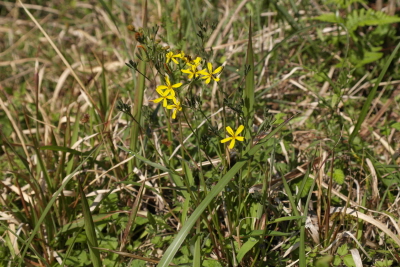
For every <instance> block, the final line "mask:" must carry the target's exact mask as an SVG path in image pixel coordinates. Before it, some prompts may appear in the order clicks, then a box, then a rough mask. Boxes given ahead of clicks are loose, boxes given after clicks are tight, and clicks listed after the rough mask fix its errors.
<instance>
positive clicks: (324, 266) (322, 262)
mask: <svg viewBox="0 0 400 267" xmlns="http://www.w3.org/2000/svg"><path fill="white" fill-rule="evenodd" d="M332 260H333V256H332V255H326V256H324V257H322V258H319V259H318V260H317V262H316V263H315V267H329V264H330V263H331V262H332Z"/></svg>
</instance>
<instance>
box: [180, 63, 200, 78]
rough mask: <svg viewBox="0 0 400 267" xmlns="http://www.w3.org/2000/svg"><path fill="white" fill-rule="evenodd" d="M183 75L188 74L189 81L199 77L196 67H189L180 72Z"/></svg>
mask: <svg viewBox="0 0 400 267" xmlns="http://www.w3.org/2000/svg"><path fill="white" fill-rule="evenodd" d="M181 71H182V72H183V73H187V74H189V77H188V78H189V79H193V77H198V76H199V71H198V70H197V66H195V65H190V68H188V69H187V70H181Z"/></svg>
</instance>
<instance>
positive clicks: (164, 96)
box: [150, 88, 175, 108]
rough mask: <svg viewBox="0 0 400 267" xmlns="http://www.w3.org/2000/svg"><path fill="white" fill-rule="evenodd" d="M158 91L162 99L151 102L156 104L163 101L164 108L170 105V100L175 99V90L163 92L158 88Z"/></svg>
mask: <svg viewBox="0 0 400 267" xmlns="http://www.w3.org/2000/svg"><path fill="white" fill-rule="evenodd" d="M156 91H157V93H158V94H159V95H160V96H161V97H159V98H157V99H154V100H150V101H153V102H154V103H159V102H161V101H163V107H164V108H165V107H166V106H167V104H168V102H167V100H168V99H175V91H174V90H173V89H171V90H165V91H163V90H161V89H158V88H157V89H156Z"/></svg>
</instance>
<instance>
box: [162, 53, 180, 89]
mask: <svg viewBox="0 0 400 267" xmlns="http://www.w3.org/2000/svg"><path fill="white" fill-rule="evenodd" d="M172 60H174V59H172ZM176 64H178V63H176ZM165 83H166V84H167V85H168V87H169V86H171V82H170V81H169V78H168V76H165Z"/></svg>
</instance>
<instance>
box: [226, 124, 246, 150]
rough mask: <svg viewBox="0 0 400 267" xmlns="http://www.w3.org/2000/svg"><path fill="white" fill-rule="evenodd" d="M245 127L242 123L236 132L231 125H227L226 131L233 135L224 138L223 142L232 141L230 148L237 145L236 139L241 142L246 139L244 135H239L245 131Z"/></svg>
mask: <svg viewBox="0 0 400 267" xmlns="http://www.w3.org/2000/svg"><path fill="white" fill-rule="evenodd" d="M243 129H244V126H243V125H240V126H239V128H237V130H236V132H234V131H233V130H232V128H231V127H229V126H228V127H226V131H227V132H228V133H229V134H230V135H231V137H227V138H225V139H222V140H221V143H226V142H229V141H231V143H230V144H229V149H232V148H233V147H234V146H235V141H236V140H238V141H241V142H243V141H244V137H243V136H239V134H240V133H241V132H242V131H243Z"/></svg>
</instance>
